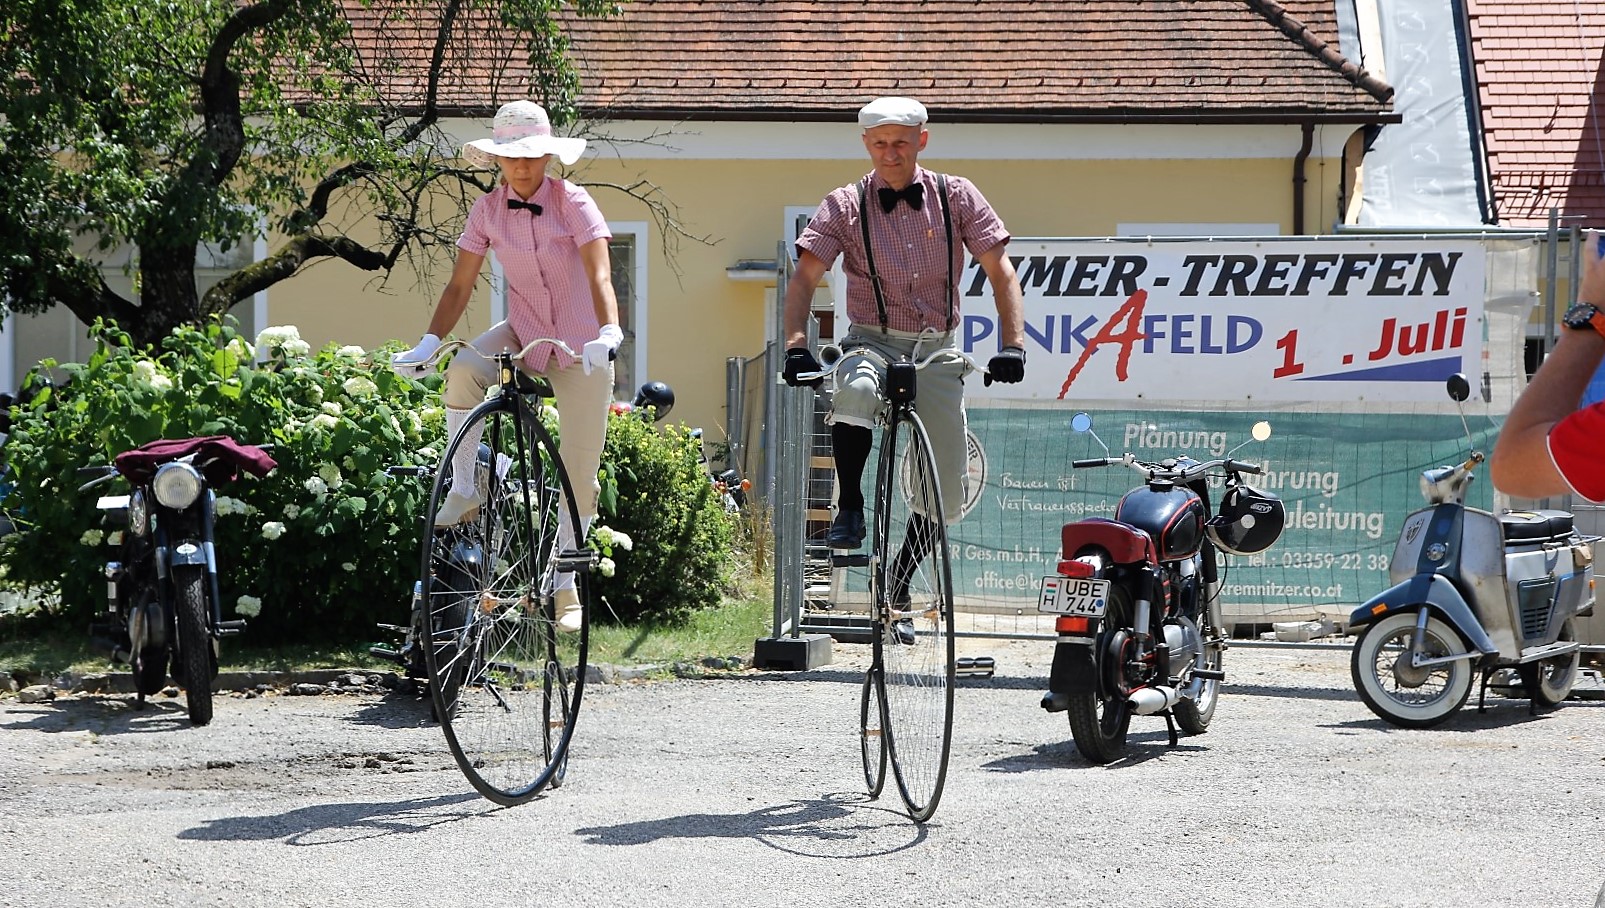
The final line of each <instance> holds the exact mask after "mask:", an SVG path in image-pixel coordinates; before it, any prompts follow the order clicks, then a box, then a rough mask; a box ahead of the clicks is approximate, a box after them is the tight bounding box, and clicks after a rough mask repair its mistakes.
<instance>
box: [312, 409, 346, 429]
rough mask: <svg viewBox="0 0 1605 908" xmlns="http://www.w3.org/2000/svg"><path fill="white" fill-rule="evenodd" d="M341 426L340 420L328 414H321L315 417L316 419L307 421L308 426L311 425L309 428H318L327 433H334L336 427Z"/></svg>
mask: <svg viewBox="0 0 1605 908" xmlns="http://www.w3.org/2000/svg"><path fill="white" fill-rule="evenodd" d="M339 424H340V420H338V419H336V418H335V417H333V416H330V415H329V414H327V413H319V414H318V415H317V416H314V417H312V419H310V420H308V421H307V425H309V426H317V427H318V428H320V429H323V430H324V431H326V432H327V431H332V430H333V429H334V427H335V426H338V425H339Z"/></svg>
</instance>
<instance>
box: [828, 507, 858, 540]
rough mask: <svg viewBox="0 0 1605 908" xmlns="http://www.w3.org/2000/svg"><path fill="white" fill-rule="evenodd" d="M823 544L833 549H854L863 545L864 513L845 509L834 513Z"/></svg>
mask: <svg viewBox="0 0 1605 908" xmlns="http://www.w3.org/2000/svg"><path fill="white" fill-rule="evenodd" d="M825 544H826V545H828V546H830V547H831V548H833V549H856V548H858V547H859V546H861V545H863V544H864V512H863V511H862V510H858V511H849V510H846V509H843V510H840V511H837V512H836V519H835V520H832V521H831V522H830V532H829V533H826V534H825Z"/></svg>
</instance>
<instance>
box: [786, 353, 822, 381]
mask: <svg viewBox="0 0 1605 908" xmlns="http://www.w3.org/2000/svg"><path fill="white" fill-rule="evenodd" d="M824 369H825V367H824V366H821V365H820V364H819V360H817V359H815V358H814V351H812V350H810V349H808V348H807V347H792V348H791V349H790V350H787V351H786V366H785V368H784V369H782V370H781V372H780V377H781V378H784V379H785V380H786V384H788V385H791V386H792V387H793V388H795V387H798V386H799V385H807V386H808V387H810V388H817V387H819V386H820V385H822V384H824V383H825V380H824V379H823V378H799V377H798V376H800V375H802V374H803V373H805V372H822V371H824Z"/></svg>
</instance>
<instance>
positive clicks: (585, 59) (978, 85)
mask: <svg viewBox="0 0 1605 908" xmlns="http://www.w3.org/2000/svg"><path fill="white" fill-rule="evenodd" d="M570 35H571V37H572V39H573V46H574V50H575V53H576V56H577V59H578V60H579V61H580V62H581V65H582V80H583V85H584V104H585V106H586V107H591V108H601V109H605V110H606V111H607V112H608V113H610V114H611V115H613V116H638V117H652V116H660V117H669V116H673V117H680V116H693V117H695V116H701V117H709V118H713V117H717V118H742V119H773V118H786V119H811V118H819V117H827V116H828V117H832V118H837V117H840V116H841V112H842V111H843V110H852V109H856V108H857V107H858V106H859V105H861V104H863V103H864V102H865V101H867V100H868V99H870V98H873V97H875V96H877V95H883V94H906V95H912V96H915V97H918V98H920V99H921V100H923V101H925V102H926V104H927V106H928V107H930V108H931V110H932V113H933V115H934V114H947V115H948V118H949V119H960V120H966V119H967V120H980V119H985V120H999V121H1016V122H1020V121H1033V122H1034V121H1046V120H1082V121H1086V120H1096V119H1117V120H1122V121H1142V120H1152V119H1176V118H1188V119H1227V120H1233V119H1237V120H1241V119H1253V118H1267V117H1273V118H1278V119H1305V118H1327V119H1347V120H1351V121H1352V120H1355V119H1373V118H1375V117H1376V116H1377V115H1379V114H1383V113H1385V112H1386V111H1387V110H1388V105H1387V103H1386V99H1387V98H1388V97H1389V96H1390V95H1391V90H1390V89H1389V88H1388V87H1387V86H1386V85H1383V84H1381V83H1380V82H1378V81H1377V80H1375V79H1374V78H1372V77H1370V76H1369V75H1366V74H1363V73H1361V72H1360V71H1359V70H1358V68H1357V67H1355V66H1354V65H1353V64H1350V63H1348V62H1347V61H1346V60H1344V59H1343V58H1342V56H1341V55H1340V54H1339V53H1338V52H1337V50H1336V46H1337V26H1336V21H1335V16H1334V13H1333V6H1332V2H1331V0H1323V2H1288V3H1274V2H1270V0H1177V2H1165V3H1155V2H1151V0H1058V2H1053V0H983V2H976V0H924V2H901V3H898V2H875V3H865V2H829V0H770V2H726V0H631V2H628V3H626V4H625V6H624V16H623V18H621V19H614V20H586V21H575V22H573V23H572V30H571V32H570Z"/></svg>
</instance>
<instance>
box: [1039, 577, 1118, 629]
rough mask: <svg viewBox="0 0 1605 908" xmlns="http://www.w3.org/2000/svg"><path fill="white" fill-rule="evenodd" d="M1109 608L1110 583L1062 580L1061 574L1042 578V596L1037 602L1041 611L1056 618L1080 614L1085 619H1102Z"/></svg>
mask: <svg viewBox="0 0 1605 908" xmlns="http://www.w3.org/2000/svg"><path fill="white" fill-rule="evenodd" d="M1108 607H1109V581H1107V580H1093V579H1091V578H1086V577H1061V576H1059V575H1057V574H1054V575H1050V576H1047V577H1043V578H1042V597H1041V598H1040V599H1039V600H1037V611H1039V612H1052V613H1053V614H1056V615H1079V616H1081V617H1083V618H1102V617H1103V612H1104V609H1106V608H1108Z"/></svg>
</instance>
